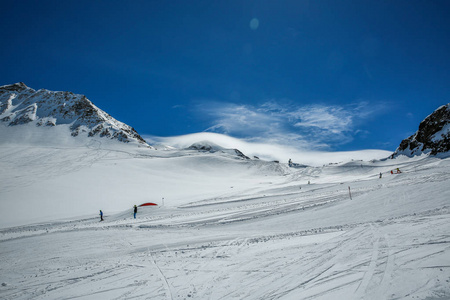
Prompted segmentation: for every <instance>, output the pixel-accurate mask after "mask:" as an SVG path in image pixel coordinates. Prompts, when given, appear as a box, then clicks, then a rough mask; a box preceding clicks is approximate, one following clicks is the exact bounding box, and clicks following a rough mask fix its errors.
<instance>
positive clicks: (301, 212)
mask: <svg viewBox="0 0 450 300" xmlns="http://www.w3.org/2000/svg"><path fill="white" fill-rule="evenodd" d="M65 145H66V146H64V147H61V146H59V147H57V146H55V145H51V144H46V146H44V144H40V145H36V144H34V145H25V144H20V145H18V144H13V143H8V144H6V143H4V144H1V145H0V164H1V170H2V171H1V172H0V228H2V229H0V298H1V299H448V298H449V297H450V210H449V209H450V189H449V186H450V158H446V159H438V158H433V157H429V156H426V155H423V156H419V157H414V158H406V157H404V156H399V157H398V158H396V159H386V160H364V161H349V162H343V163H338V164H327V165H324V166H320V167H305V168H301V169H295V168H289V167H288V166H287V161H286V162H284V163H279V164H278V163H275V162H267V161H262V160H254V159H252V160H248V159H243V158H241V157H239V156H236V155H232V154H230V153H223V152H220V151H219V152H214V153H211V152H204V151H195V150H164V151H163V150H154V149H148V148H138V147H129V146H117V143H115V144H114V143H113V142H106V141H105V140H97V139H93V140H90V141H89V142H88V144H87V145H78V146H77V145H76V144H73V145H69V144H65ZM397 168H399V169H400V170H401V172H402V173H400V174H396V170H397ZM391 170H395V172H394V174H391ZM380 173H381V175H382V177H381V178H380ZM144 202H155V203H158V204H159V205H158V206H156V207H140V208H138V213H137V218H136V219H134V218H133V210H132V207H133V205H135V204H136V205H139V204H142V203H144ZM100 209H102V210H103V212H104V214H105V215H104V219H105V221H103V222H100V217H99V215H98V213H99V210H100Z"/></svg>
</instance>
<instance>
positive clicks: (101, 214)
mask: <svg viewBox="0 0 450 300" xmlns="http://www.w3.org/2000/svg"><path fill="white" fill-rule="evenodd" d="M101 221H104V220H103V212H102V210H101V209H100V222H101Z"/></svg>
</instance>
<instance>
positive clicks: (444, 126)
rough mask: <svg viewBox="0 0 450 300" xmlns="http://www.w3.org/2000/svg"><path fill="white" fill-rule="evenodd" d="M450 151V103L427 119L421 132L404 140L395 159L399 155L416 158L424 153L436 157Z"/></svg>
mask: <svg viewBox="0 0 450 300" xmlns="http://www.w3.org/2000/svg"><path fill="white" fill-rule="evenodd" d="M449 151H450V103H449V104H447V105H443V106H441V107H439V108H438V109H436V110H435V111H434V112H433V113H432V114H431V115H429V116H428V117H426V118H425V120H423V121H422V122H421V123H420V125H419V130H418V131H417V132H416V133H415V134H413V135H411V136H410V137H409V138H407V139H404V140H403V141H402V142H401V143H400V146H399V147H398V148H397V150H395V152H394V154H393V157H394V156H397V155H399V154H403V155H407V156H414V155H420V154H422V153H430V154H431V155H436V154H439V153H446V152H449Z"/></svg>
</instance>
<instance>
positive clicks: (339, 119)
mask: <svg viewBox="0 0 450 300" xmlns="http://www.w3.org/2000/svg"><path fill="white" fill-rule="evenodd" d="M284 102H285V103H279V102H277V101H269V102H266V103H264V104H262V105H259V106H252V105H238V104H232V103H223V102H203V103H201V104H199V105H198V106H197V107H196V110H197V112H198V113H200V114H201V115H202V116H203V117H204V118H206V119H207V120H208V122H210V124H211V126H210V127H209V128H207V129H206V130H205V131H208V132H216V133H223V134H227V135H231V136H235V137H239V138H242V139H245V140H247V141H252V142H263V143H273V144H281V145H288V146H292V147H295V148H299V149H308V150H319V149H321V150H323V149H332V148H333V146H336V145H342V144H346V143H349V142H351V141H352V140H353V136H355V135H356V134H357V133H358V132H359V130H358V129H356V128H355V126H356V124H358V123H360V122H361V121H362V120H364V119H365V118H367V117H369V116H370V114H372V113H374V112H376V111H379V110H380V109H381V108H382V107H383V106H382V105H378V106H376V107H375V106H372V105H369V103H367V102H359V103H356V104H351V105H346V106H342V105H328V106H327V105H308V106H296V105H293V104H291V103H286V102H287V101H284Z"/></svg>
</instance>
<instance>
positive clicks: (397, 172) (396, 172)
mask: <svg viewBox="0 0 450 300" xmlns="http://www.w3.org/2000/svg"><path fill="white" fill-rule="evenodd" d="M401 172H402V171H400V168H397V169H396V170H395V173H394V170H391V174H400V173H401ZM381 177H383V174H382V173H381V172H380V178H381Z"/></svg>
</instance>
